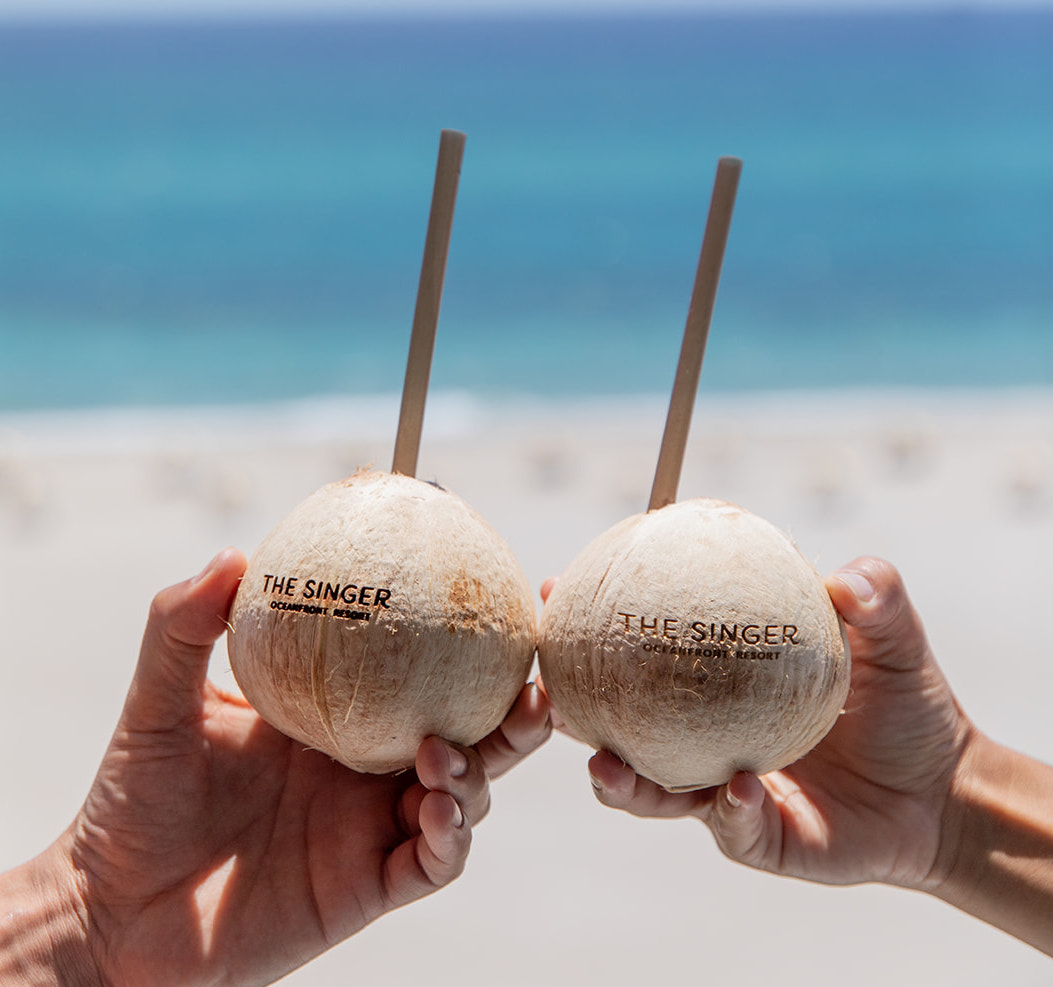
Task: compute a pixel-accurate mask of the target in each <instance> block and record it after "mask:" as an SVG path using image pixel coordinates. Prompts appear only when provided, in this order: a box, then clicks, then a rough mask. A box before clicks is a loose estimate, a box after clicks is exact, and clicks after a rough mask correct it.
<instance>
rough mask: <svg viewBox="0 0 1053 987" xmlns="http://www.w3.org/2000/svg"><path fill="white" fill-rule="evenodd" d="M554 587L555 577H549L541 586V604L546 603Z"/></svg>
mask: <svg viewBox="0 0 1053 987" xmlns="http://www.w3.org/2000/svg"><path fill="white" fill-rule="evenodd" d="M555 585H556V577H555V576H550V577H549V578H548V579H546V580H545V581H544V582H543V583H542V584H541V602H542V603H548V598H549V597H550V596H551V595H552V590H553V589H554V588H555Z"/></svg>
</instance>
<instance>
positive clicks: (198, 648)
mask: <svg viewBox="0 0 1053 987" xmlns="http://www.w3.org/2000/svg"><path fill="white" fill-rule="evenodd" d="M245 565H246V563H245V556H244V555H242V553H241V552H239V551H238V550H237V549H236V548H227V549H224V550H223V551H222V552H220V553H219V555H217V556H216V557H215V558H214V559H213V560H212V561H211V562H210V563H209V564H208V565H207V566H205V568H204V569H203V570H202V571H201V572H200V573H199V574H198V575H196V576H194V577H193V578H192V579H187V580H186V581H184V582H182V583H177V584H176V585H175V586H169V587H168V588H167V589H163V590H161V592H160V593H158V594H157V596H155V597H154V599H153V603H152V604H151V605H150V616H149V618H148V620H147V623H146V630H145V632H144V633H143V640H142V646H141V648H140V650H139V663H138V665H137V666H136V669H135V676H134V678H133V679H132V685H131V688H130V689H129V692H128V698H127V701H126V702H125V708H124V720H125V725H126V726H128V727H130V728H132V729H136V728H138V729H147V730H159V729H166V728H170V727H174V726H178V725H180V724H182V723H185V722H186V721H187V719H188V718H193V717H195V716H196V715H197V714H198V713H199V711H200V709H201V703H202V688H203V686H204V684H205V679H206V677H207V674H208V660H209V657H210V656H211V654H212V646H213V644H214V643H215V641H216V639H217V638H218V637H219V636H220V635H221V634H222V633H223V631H224V630H225V629H226V626H227V617H228V616H229V614H230V606H231V603H232V602H233V600H234V594H235V593H236V592H237V589H238V584H239V582H240V580H241V576H242V574H243V573H244V571H245Z"/></svg>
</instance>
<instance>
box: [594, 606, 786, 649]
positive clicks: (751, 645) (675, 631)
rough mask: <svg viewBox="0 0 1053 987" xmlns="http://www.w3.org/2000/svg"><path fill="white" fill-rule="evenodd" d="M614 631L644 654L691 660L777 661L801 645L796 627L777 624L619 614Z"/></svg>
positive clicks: (616, 616)
mask: <svg viewBox="0 0 1053 987" xmlns="http://www.w3.org/2000/svg"><path fill="white" fill-rule="evenodd" d="M614 627H615V629H616V631H617V632H618V633H620V634H624V635H625V636H626V637H629V638H632V639H633V640H634V642H635V643H636V645H637V646H638V647H640V648H642V649H643V650H644V651H647V652H650V653H652V654H661V655H677V656H682V657H690V658H727V659H731V658H736V659H742V660H745V661H778V660H779V658H780V657H782V655H783V654H784V652H786V651H787V650H788V649H789V648H790V647H791V646H792V645H799V644H801V643H802V641H801V632H800V631H799V630H798V628H797V625H796V624H784V623H775V622H766V623H763V624H762V623H759V622H758V623H746V624H744V623H739V622H734V623H725V622H723V621H715V620H684V619H682V618H680V617H664V616H652V615H644V614H636V613H627V612H625V611H624V610H619V611H618V612H617V613H616V614H615V616H614Z"/></svg>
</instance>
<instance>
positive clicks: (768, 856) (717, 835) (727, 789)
mask: <svg viewBox="0 0 1053 987" xmlns="http://www.w3.org/2000/svg"><path fill="white" fill-rule="evenodd" d="M705 823H706V825H707V826H708V827H709V829H710V831H711V832H712V834H713V838H714V839H715V840H716V843H717V846H718V847H720V849H721V851H722V852H723V853H724V854H725V855H726V856H728V857H730V858H731V859H732V860H738V861H740V862H741V863H744V864H749V865H750V866H752V867H767V866H768V865H769V864H770V862H771V860H772V855H773V848H774V847H777V846H778V845H779V842H780V840H781V818H780V816H779V811H778V808H777V807H776V806H775V804H774V803H773V802H772V800H771V799H768V798H766V793H765V789H764V786H763V785H762V784H761V781H760V779H759V778H758V777H757V776H756V775H754V774H749V773H747V772H745V771H740V772H739V773H738V774H736V775H735V776H734V777H733V778H732V779H731V781H729V782H728V783H727V784H726V785H722V786H721V787H720V788H719V789H718V790H717V792H716V794H715V796H714V798H713V802H712V806H711V809H710V811H709V813H708V814H707V816H706V819H705Z"/></svg>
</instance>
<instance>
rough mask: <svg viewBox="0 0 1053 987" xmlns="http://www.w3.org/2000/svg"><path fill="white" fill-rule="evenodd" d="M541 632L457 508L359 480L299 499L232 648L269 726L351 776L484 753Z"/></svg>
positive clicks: (258, 556) (493, 552)
mask: <svg viewBox="0 0 1053 987" xmlns="http://www.w3.org/2000/svg"><path fill="white" fill-rule="evenodd" d="M535 638H536V623H535V613H534V604H533V598H532V594H531V591H530V586H529V585H528V583H527V580H526V578H525V577H524V575H523V573H522V570H521V569H520V567H519V564H518V562H517V561H516V559H515V557H514V556H513V554H512V551H511V549H510V548H509V547H508V545H507V544H506V543H505V542H504V541H503V540H502V539H501V538H500V537H499V536H498V535H497V533H496V532H495V531H494V530H493V529H492V528H491V527H490V526H489V525H487V524H486V522H485V521H483V519H482V518H481V517H479V515H478V514H477V513H475V512H474V511H473V510H472V509H471V508H470V507H469V506H468V505H467V504H466V503H465V502H464V501H463V500H461V499H460V498H459V497H457V496H455V495H454V494H452V493H450V492H448V491H446V490H443V489H442V488H440V487H438V486H436V485H434V484H430V483H425V482H423V481H421V480H417V479H414V478H412V477H408V476H402V475H399V474H397V473H382V472H377V471H360V472H358V473H356V474H355V475H354V476H352V477H350V478H349V479H346V480H343V481H340V482H337V483H331V484H329V485H327V486H324V487H322V488H321V489H320V490H318V491H316V492H315V493H314V494H312V495H311V496H310V497H308V498H307V499H306V500H305V501H303V502H302V503H301V504H299V505H298V506H297V507H296V508H294V509H293V511H292V512H291V513H290V514H289V515H288V517H286V518H285V519H284V520H283V521H282V522H281V523H280V524H279V525H278V526H277V527H276V528H275V529H274V531H272V532H271V534H270V535H268V536H267V538H266V539H265V540H264V541H263V543H262V544H261V545H260V547H259V549H258V550H257V551H256V553H255V555H253V557H252V559H251V560H250V562H249V566H248V569H247V571H246V573H245V577H244V579H243V580H242V583H241V587H240V588H239V590H238V594H237V596H236V598H235V600H234V604H233V608H232V612H231V617H230V633H229V634H228V652H229V655H230V662H231V667H232V669H233V671H234V676H235V678H236V680H237V682H238V685H239V686H240V687H241V690H242V692H243V693H244V695H245V698H246V699H247V700H248V701H249V702H250V703H251V704H252V705H253V706H254V707H255V709H256V710H257V711H258V712H259V714H260V715H261V716H262V717H263V718H264V719H265V720H266V721H267V722H268V723H270V724H271V725H272V726H274V727H276V728H277V729H278V730H280V731H282V732H283V733H285V734H287V735H288V736H290V737H292V738H294V739H295V740H298V741H300V742H301V743H303V744H304V745H306V746H307V747H313V748H317V749H318V750H320V751H324V752H325V753H326V754H329V755H330V756H331V757H333V758H335V759H336V760H338V761H340V762H342V763H343V764H346V765H347V766H348V767H350V768H353V769H355V770H356V771H366V772H371V773H383V772H389V771H397V770H400V769H403V768H406V767H409V766H411V765H412V764H413V761H414V758H415V756H416V752H417V747H418V746H419V744H420V742H421V741H422V740H423V739H424V738H425V737H427V736H429V735H433V734H434V735H438V736H441V737H444V738H446V739H447V740H451V741H453V742H455V743H458V744H465V745H470V744H475V743H476V742H478V741H479V740H481V739H482V738H483V737H485V736H486V735H487V734H488V733H490V732H491V731H492V730H493V729H494V728H495V727H497V726H498V724H500V722H501V720H502V719H503V718H504V716H505V714H506V713H507V712H508V710H509V709H510V708H511V706H512V704H513V702H514V701H515V699H516V696H517V695H518V693H519V690H520V689H521V688H522V686H523V684H524V682H525V681H526V678H527V674H528V672H529V670H530V666H531V662H532V661H533V655H534V648H535Z"/></svg>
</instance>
